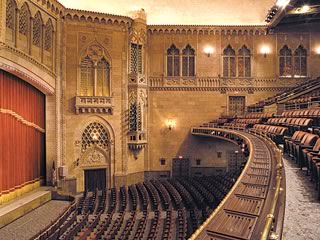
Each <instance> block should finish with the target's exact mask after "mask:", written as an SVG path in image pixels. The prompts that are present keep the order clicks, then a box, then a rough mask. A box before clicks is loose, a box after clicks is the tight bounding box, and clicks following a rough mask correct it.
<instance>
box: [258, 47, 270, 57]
mask: <svg viewBox="0 0 320 240" xmlns="http://www.w3.org/2000/svg"><path fill="white" fill-rule="evenodd" d="M260 52H261V53H262V54H263V56H264V57H267V54H269V53H270V52H271V49H270V47H268V46H262V47H261V49H260Z"/></svg>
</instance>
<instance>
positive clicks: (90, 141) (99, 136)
mask: <svg viewBox="0 0 320 240" xmlns="http://www.w3.org/2000/svg"><path fill="white" fill-rule="evenodd" d="M93 145H97V146H99V147H101V148H102V149H106V150H107V149H108V148H109V136H108V132H107V129H106V128H105V127H104V126H103V125H102V124H100V123H98V122H92V123H90V124H89V125H88V126H87V127H86V128H85V130H84V131H83V133H82V137H81V151H82V152H84V151H86V150H87V149H88V148H90V147H92V146H93Z"/></svg>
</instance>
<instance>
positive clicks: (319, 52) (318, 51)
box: [316, 46, 320, 55]
mask: <svg viewBox="0 0 320 240" xmlns="http://www.w3.org/2000/svg"><path fill="white" fill-rule="evenodd" d="M316 54H317V55H320V46H319V47H317V48H316Z"/></svg>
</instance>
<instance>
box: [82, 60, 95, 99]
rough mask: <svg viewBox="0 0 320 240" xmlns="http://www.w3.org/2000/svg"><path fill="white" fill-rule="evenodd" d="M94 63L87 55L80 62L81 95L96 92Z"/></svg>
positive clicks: (89, 94)
mask: <svg viewBox="0 0 320 240" xmlns="http://www.w3.org/2000/svg"><path fill="white" fill-rule="evenodd" d="M94 75H95V74H94V63H93V61H92V60H91V59H90V58H89V57H86V58H84V59H83V60H82V62H81V64H80V79H81V80H80V95H81V96H93V93H94Z"/></svg>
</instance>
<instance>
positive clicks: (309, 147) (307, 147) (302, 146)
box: [299, 145, 313, 150]
mask: <svg viewBox="0 0 320 240" xmlns="http://www.w3.org/2000/svg"><path fill="white" fill-rule="evenodd" d="M299 146H300V147H301V148H304V149H310V150H312V148H313V146H309V145H299Z"/></svg>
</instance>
